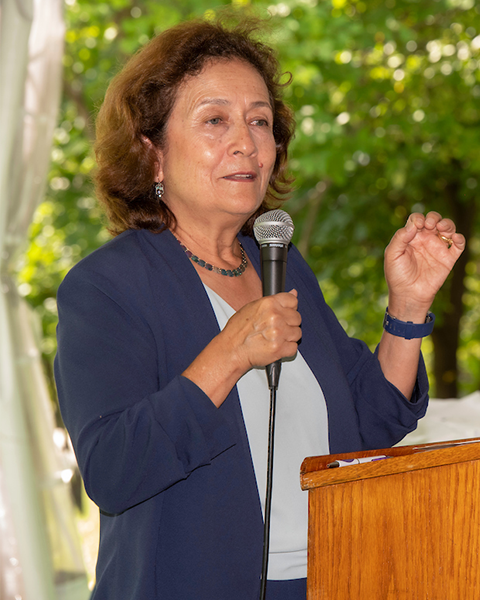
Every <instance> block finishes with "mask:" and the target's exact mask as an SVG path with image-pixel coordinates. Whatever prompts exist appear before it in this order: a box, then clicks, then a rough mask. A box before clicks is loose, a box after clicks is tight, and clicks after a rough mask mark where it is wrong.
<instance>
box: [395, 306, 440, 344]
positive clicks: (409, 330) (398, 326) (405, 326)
mask: <svg viewBox="0 0 480 600" xmlns="http://www.w3.org/2000/svg"><path fill="white" fill-rule="evenodd" d="M434 323H435V315H434V314H433V313H431V312H429V313H428V314H427V318H426V319H425V323H421V324H418V323H412V321H399V320H398V319H396V318H395V317H392V315H390V314H389V313H388V307H387V310H386V311H385V317H384V318H383V328H384V329H385V331H387V332H388V333H391V334H392V335H396V336H397V337H402V338H405V339H406V340H411V339H413V338H423V337H426V336H427V335H430V334H431V333H432V331H433V325H434Z"/></svg>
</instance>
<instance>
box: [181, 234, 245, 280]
mask: <svg viewBox="0 0 480 600" xmlns="http://www.w3.org/2000/svg"><path fill="white" fill-rule="evenodd" d="M175 239H176V240H177V242H178V243H179V244H180V246H181V247H182V249H183V251H184V252H185V254H186V255H187V256H188V258H189V259H190V260H191V261H193V262H194V263H196V264H197V265H199V266H200V267H203V268H204V269H207V271H213V272H214V273H218V274H219V275H224V276H225V277H240V275H242V274H243V272H244V271H245V269H246V268H247V266H248V261H247V255H246V254H245V250H244V249H243V246H242V244H241V243H240V242H238V243H239V244H240V253H241V255H242V262H241V263H240V265H239V266H238V267H237V268H236V269H221V268H220V267H215V266H214V265H211V264H210V263H207V262H206V261H204V260H202V259H201V258H199V257H198V256H195V254H193V252H191V251H190V250H189V249H188V248H187V247H186V246H185V244H182V242H181V241H180V240H179V239H178V238H175Z"/></svg>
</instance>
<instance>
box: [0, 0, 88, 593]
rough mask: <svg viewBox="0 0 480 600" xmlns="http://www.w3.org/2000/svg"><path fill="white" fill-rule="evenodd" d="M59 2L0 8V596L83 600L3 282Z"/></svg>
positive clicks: (52, 82) (30, 353) (38, 183)
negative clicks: (0, 141) (0, 140)
mask: <svg viewBox="0 0 480 600" xmlns="http://www.w3.org/2000/svg"><path fill="white" fill-rule="evenodd" d="M62 9H63V2H62V0H0V131H1V138H2V143H1V144H0V598H2V599H3V598H5V600H55V599H56V600H64V599H65V600H67V599H69V600H80V599H82V600H83V599H84V598H87V597H88V588H87V582H86V576H85V572H84V568H83V563H82V559H81V552H80V549H79V543H78V540H77V538H76V533H75V531H74V528H73V526H72V514H73V512H72V510H73V506H72V501H71V496H70V494H69V490H68V488H67V487H66V484H65V483H64V482H63V480H62V475H64V474H65V470H66V469H65V465H64V464H62V457H61V455H60V454H59V452H58V451H57V450H56V447H55V445H54V443H53V432H54V421H53V413H52V408H51V404H50V399H49V397H48V392H47V388H46V383H45V380H44V376H43V372H42V367H41V361H40V355H39V352H38V350H37V348H36V344H35V335H34V328H33V315H32V313H31V311H30V310H29V309H28V307H27V306H26V305H25V303H24V302H23V301H22V300H21V299H20V298H19V296H18V294H17V291H16V285H15V282H14V281H13V280H12V278H11V276H10V271H11V266H12V264H13V261H14V259H15V257H16V255H17V254H18V253H19V252H20V251H21V250H23V249H24V246H25V243H26V237H27V230H28V226H29V224H30V221H31V218H32V216H33V212H34V210H35V208H36V206H37V205H38V203H39V202H40V200H41V198H42V195H43V191H44V186H45V180H46V174H47V169H48V164H49V156H50V146H51V139H52V135H53V130H54V127H55V124H56V117H57V111H58V105H59V99H60V91H61V69H62V54H63V38H64V33H65V26H64V22H63V14H62Z"/></svg>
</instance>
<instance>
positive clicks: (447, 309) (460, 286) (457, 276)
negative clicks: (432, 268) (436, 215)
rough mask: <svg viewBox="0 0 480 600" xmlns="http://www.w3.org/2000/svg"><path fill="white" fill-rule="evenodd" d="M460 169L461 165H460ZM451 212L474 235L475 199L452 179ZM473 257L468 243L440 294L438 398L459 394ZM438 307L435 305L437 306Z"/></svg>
mask: <svg viewBox="0 0 480 600" xmlns="http://www.w3.org/2000/svg"><path fill="white" fill-rule="evenodd" d="M458 169H461V167H460V166H458ZM445 193H446V198H447V203H448V207H449V211H450V214H448V215H445V216H448V217H450V218H452V219H453V220H454V221H455V224H456V226H457V231H458V232H459V233H463V235H464V236H465V237H466V238H467V242H468V240H469V239H470V237H471V235H472V232H473V226H474V222H475V216H476V210H475V201H474V200H473V199H465V198H460V184H459V183H458V182H453V183H449V184H448V185H447V186H446V188H445ZM469 260H470V252H469V249H468V245H467V247H466V248H465V251H464V252H463V254H462V255H461V256H460V258H459V259H458V261H457V263H456V265H455V267H454V269H453V272H452V273H451V274H450V276H449V278H448V280H447V281H446V282H445V284H444V286H443V288H442V289H441V290H440V292H439V293H438V294H437V300H436V301H435V304H434V307H435V306H436V305H437V306H438V307H439V308H440V312H439V313H438V314H437V320H438V322H437V323H435V328H434V330H433V333H432V341H433V348H434V366H433V372H434V376H435V390H433V392H434V394H435V397H437V398H456V397H457V395H458V365H457V348H458V344H459V334H460V319H461V317H462V315H463V300H462V298H463V294H464V293H465V274H466V266H467V263H468V261H469ZM434 311H435V308H434Z"/></svg>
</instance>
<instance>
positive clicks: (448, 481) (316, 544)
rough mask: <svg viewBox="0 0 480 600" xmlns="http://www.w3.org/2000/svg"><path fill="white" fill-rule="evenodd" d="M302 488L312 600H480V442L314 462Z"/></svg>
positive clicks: (332, 457) (307, 462) (307, 466)
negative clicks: (337, 463) (358, 460)
mask: <svg viewBox="0 0 480 600" xmlns="http://www.w3.org/2000/svg"><path fill="white" fill-rule="evenodd" d="M377 455H388V456H390V457H391V458H387V459H385V460H379V461H377V462H370V463H364V464H359V465H349V466H346V467H339V468H328V467H327V465H328V464H329V463H332V462H333V461H334V460H336V459H345V458H353V457H364V456H377ZM301 485H302V489H304V490H308V494H309V529H308V579H307V599H308V600H320V599H322V600H478V599H479V598H480V438H475V439H471V440H460V441H456V442H441V443H438V444H423V445H419V446H404V447H396V448H388V449H386V450H374V451H368V452H356V453H351V454H336V455H329V456H319V457H313V458H307V459H305V461H304V462H303V464H302V469H301Z"/></svg>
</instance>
